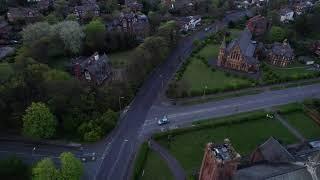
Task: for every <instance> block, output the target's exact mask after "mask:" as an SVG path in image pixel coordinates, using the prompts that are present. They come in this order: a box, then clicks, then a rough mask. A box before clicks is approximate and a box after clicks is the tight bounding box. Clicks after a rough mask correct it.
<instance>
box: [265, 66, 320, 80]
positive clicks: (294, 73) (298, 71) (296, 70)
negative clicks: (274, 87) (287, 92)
mask: <svg viewBox="0 0 320 180" xmlns="http://www.w3.org/2000/svg"><path fill="white" fill-rule="evenodd" d="M266 66H267V67H268V68H269V69H271V71H272V72H273V73H275V74H276V75H278V76H279V77H280V78H295V77H299V76H306V75H312V74H315V73H317V71H313V70H310V69H309V67H308V66H306V65H303V64H297V63H296V64H292V65H289V66H288V67H286V68H281V67H276V66H273V65H270V64H266Z"/></svg>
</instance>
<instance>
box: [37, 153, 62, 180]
mask: <svg viewBox="0 0 320 180" xmlns="http://www.w3.org/2000/svg"><path fill="white" fill-rule="evenodd" d="M44 179H46V180H58V179H59V173H58V170H57V169H56V167H55V166H54V164H53V162H52V160H51V159H50V158H45V159H42V160H41V161H39V162H38V163H37V164H36V166H35V167H34V168H33V169H32V180H44Z"/></svg>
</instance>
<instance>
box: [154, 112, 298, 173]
mask: <svg viewBox="0 0 320 180" xmlns="http://www.w3.org/2000/svg"><path fill="white" fill-rule="evenodd" d="M240 116H246V115H245V114H240ZM249 117H250V116H248V118H249ZM222 119H223V118H219V119H218V121H222ZM232 119H237V116H230V117H228V118H226V120H227V121H230V120H232ZM242 119H243V117H242ZM210 121H211V122H214V120H213V119H212V120H209V121H208V122H210ZM270 136H273V137H275V138H277V139H279V140H280V141H281V142H283V143H285V144H291V143H294V142H296V141H297V140H296V138H295V137H294V136H293V135H292V134H290V132H289V131H288V130H287V129H286V128H285V127H283V126H282V125H281V124H280V122H278V121H276V120H273V119H271V120H270V119H266V118H265V117H264V116H260V118H258V119H254V120H253V119H252V120H249V121H240V122H238V123H231V122H230V123H228V124H226V125H223V126H212V127H210V126H208V127H207V128H201V129H194V130H193V131H185V132H181V133H179V134H176V135H173V136H172V137H171V138H170V141H168V138H167V137H165V136H163V137H161V138H159V139H158V141H159V142H160V143H161V144H162V145H163V146H165V147H167V148H168V149H169V151H170V153H171V154H172V155H173V156H175V157H176V158H177V160H178V161H179V162H180V163H181V165H182V166H183V167H184V168H185V170H186V171H187V173H188V174H189V175H190V174H192V173H193V172H196V171H197V170H199V168H200V166H201V161H202V157H203V153H204V148H205V145H206V143H208V142H217V143H219V142H223V140H224V139H225V138H229V139H230V140H231V142H232V144H233V146H234V147H235V149H236V150H237V151H238V152H239V153H240V154H241V155H248V154H250V153H251V152H252V151H253V150H254V149H255V147H257V146H258V145H259V144H261V143H263V142H264V141H265V140H267V139H268V138H269V137H270Z"/></svg>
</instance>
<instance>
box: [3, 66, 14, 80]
mask: <svg viewBox="0 0 320 180" xmlns="http://www.w3.org/2000/svg"><path fill="white" fill-rule="evenodd" d="M13 74H14V71H13V68H12V67H11V65H10V64H9V63H0V84H1V83H3V82H5V81H7V80H8V79H9V78H10V77H11V76H12V75H13Z"/></svg>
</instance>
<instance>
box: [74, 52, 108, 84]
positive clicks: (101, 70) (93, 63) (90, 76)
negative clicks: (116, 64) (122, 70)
mask: <svg viewBox="0 0 320 180" xmlns="http://www.w3.org/2000/svg"><path fill="white" fill-rule="evenodd" d="M72 69H73V73H74V75H75V76H76V78H78V79H79V80H86V81H87V82H92V83H94V84H96V85H101V84H102V83H103V82H104V81H105V80H106V79H108V78H109V77H110V76H111V63H110V61H109V58H108V57H107V55H106V54H103V55H102V56H100V55H99V54H98V53H97V52H96V53H94V54H93V55H92V56H90V57H89V58H86V57H78V58H76V59H73V60H72Z"/></svg>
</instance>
